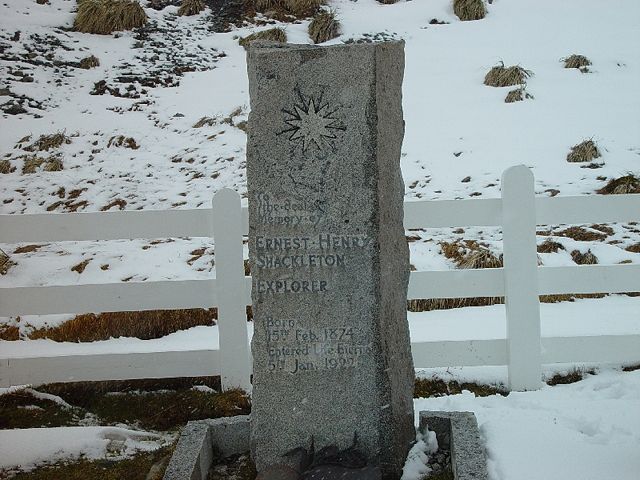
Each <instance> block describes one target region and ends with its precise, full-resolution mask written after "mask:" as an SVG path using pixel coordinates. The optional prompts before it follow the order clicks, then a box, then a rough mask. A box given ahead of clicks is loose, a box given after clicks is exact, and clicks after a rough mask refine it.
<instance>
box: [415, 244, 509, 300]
mask: <svg viewBox="0 0 640 480" xmlns="http://www.w3.org/2000/svg"><path fill="white" fill-rule="evenodd" d="M440 248H441V249H442V253H443V255H444V256H445V257H446V258H448V259H449V260H452V261H453V262H454V263H455V264H456V267H457V268H465V269H468V268H475V269H480V268H500V267H502V266H503V263H502V257H501V256H500V257H497V256H496V255H494V254H493V253H492V252H491V251H490V250H489V249H488V248H486V247H484V246H482V245H480V244H479V243H478V242H476V241H475V240H462V241H461V240H457V241H455V242H440ZM499 303H504V298H503V297H477V298H429V299H414V300H409V301H408V302H407V310H409V311H410V312H428V311H431V310H449V309H452V308H461V307H477V306H485V305H495V304H499Z"/></svg>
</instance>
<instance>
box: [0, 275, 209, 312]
mask: <svg viewBox="0 0 640 480" xmlns="http://www.w3.org/2000/svg"><path fill="white" fill-rule="evenodd" d="M217 303H218V295H217V283H216V280H214V279H208V280H183V281H180V282H175V281H163V282H133V283H129V282H120V283H101V284H85V285H66V286H49V287H15V288H0V316H16V315H46V314H53V313H91V312H123V311H138V310H162V309H174V308H210V307H214V306H216V305H217Z"/></svg>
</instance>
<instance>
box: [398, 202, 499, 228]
mask: <svg viewBox="0 0 640 480" xmlns="http://www.w3.org/2000/svg"><path fill="white" fill-rule="evenodd" d="M470 225H481V226H497V225H502V202H501V201H500V199H499V198H481V199H473V200H420V201H415V202H414V201H411V202H405V203H404V228H405V229H407V230H408V229H415V228H436V227H466V226H470Z"/></svg>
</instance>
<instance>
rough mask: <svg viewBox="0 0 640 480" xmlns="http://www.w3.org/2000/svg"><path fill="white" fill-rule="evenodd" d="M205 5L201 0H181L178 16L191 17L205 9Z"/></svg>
mask: <svg viewBox="0 0 640 480" xmlns="http://www.w3.org/2000/svg"><path fill="white" fill-rule="evenodd" d="M205 7H206V5H205V4H204V2H203V1H202V0H182V3H181V4H180V8H178V15H180V16H191V15H197V14H199V13H200V12H201V11H203V10H204V9H205Z"/></svg>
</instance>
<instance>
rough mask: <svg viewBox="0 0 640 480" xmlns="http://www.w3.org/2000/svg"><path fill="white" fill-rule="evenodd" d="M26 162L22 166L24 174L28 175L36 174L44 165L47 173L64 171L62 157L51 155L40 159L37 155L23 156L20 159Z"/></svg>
mask: <svg viewBox="0 0 640 480" xmlns="http://www.w3.org/2000/svg"><path fill="white" fill-rule="evenodd" d="M20 158H22V159H23V160H24V163H23V164H22V174H23V175H28V174H31V173H36V172H37V171H38V169H39V168H40V167H42V166H43V165H44V166H43V168H42V169H43V170H44V171H45V172H59V171H61V170H63V169H64V165H63V163H62V160H60V157H58V156H56V155H50V156H49V157H46V158H45V157H39V156H37V155H22V157H20Z"/></svg>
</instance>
